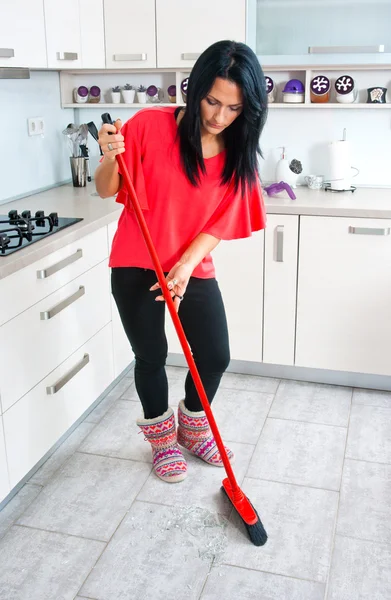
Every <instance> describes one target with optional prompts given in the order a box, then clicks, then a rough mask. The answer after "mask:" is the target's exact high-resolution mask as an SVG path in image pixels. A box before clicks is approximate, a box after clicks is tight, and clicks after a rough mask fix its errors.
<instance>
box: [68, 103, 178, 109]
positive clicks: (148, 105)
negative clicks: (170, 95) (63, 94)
mask: <svg viewBox="0 0 391 600" xmlns="http://www.w3.org/2000/svg"><path fill="white" fill-rule="evenodd" d="M154 106H184V105H183V104H175V103H174V102H145V103H144V104H143V103H141V102H135V103H134V104H125V103H124V102H119V103H116V104H108V103H104V102H95V103H94V102H85V103H84V104H63V105H62V108H153V107H154Z"/></svg>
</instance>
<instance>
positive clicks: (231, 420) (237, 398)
mask: <svg viewBox="0 0 391 600" xmlns="http://www.w3.org/2000/svg"><path fill="white" fill-rule="evenodd" d="M272 401H273V395H272V394H264V393H262V392H249V391H241V390H229V389H220V390H219V391H218V392H217V394H216V397H215V399H214V400H213V404H212V409H213V414H214V416H215V417H216V423H217V425H218V427H219V430H220V431H221V435H222V436H223V439H225V440H226V441H232V442H242V443H243V444H256V443H257V441H258V438H259V434H260V433H261V430H262V427H263V425H264V423H265V420H266V417H267V413H268V411H269V408H270V406H271V403H272Z"/></svg>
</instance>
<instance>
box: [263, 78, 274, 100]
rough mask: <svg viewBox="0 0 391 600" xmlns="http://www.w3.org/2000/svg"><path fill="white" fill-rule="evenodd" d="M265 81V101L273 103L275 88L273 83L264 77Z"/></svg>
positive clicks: (270, 79)
mask: <svg viewBox="0 0 391 600" xmlns="http://www.w3.org/2000/svg"><path fill="white" fill-rule="evenodd" d="M265 81H266V93H267V101H268V102H274V100H275V91H276V88H275V86H274V81H273V79H272V78H271V77H265Z"/></svg>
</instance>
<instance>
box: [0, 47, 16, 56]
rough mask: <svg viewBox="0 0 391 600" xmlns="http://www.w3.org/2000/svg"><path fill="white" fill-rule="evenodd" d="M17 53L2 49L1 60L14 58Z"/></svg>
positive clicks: (10, 49)
mask: <svg viewBox="0 0 391 600" xmlns="http://www.w3.org/2000/svg"><path fill="white" fill-rule="evenodd" d="M14 56H15V51H14V49H13V48H0V58H13V57H14Z"/></svg>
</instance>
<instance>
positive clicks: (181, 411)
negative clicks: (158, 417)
mask: <svg viewBox="0 0 391 600" xmlns="http://www.w3.org/2000/svg"><path fill="white" fill-rule="evenodd" d="M178 423H179V425H178V444H180V445H181V446H183V447H184V448H186V450H188V451H189V452H191V453H192V454H194V455H195V456H198V458H202V460H204V461H205V462H207V463H209V464H210V465H214V466H215V467H223V466H224V464H223V461H222V458H221V454H220V452H219V450H218V448H217V444H216V441H215V439H214V437H213V434H212V431H211V429H210V427H209V423H208V419H207V418H206V415H205V412H204V411H203V410H201V411H199V412H192V411H191V410H188V409H187V408H186V407H185V402H184V400H181V401H180V403H179V406H178ZM225 449H226V450H227V453H228V458H229V460H230V461H231V462H232V460H233V458H234V453H233V452H232V450H229V449H228V448H225Z"/></svg>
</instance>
